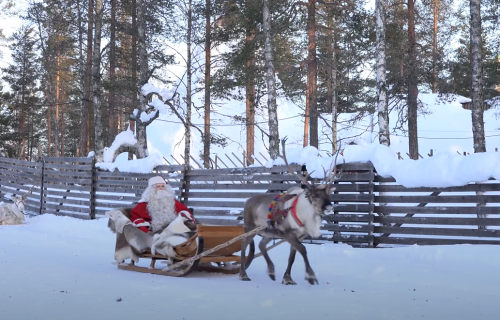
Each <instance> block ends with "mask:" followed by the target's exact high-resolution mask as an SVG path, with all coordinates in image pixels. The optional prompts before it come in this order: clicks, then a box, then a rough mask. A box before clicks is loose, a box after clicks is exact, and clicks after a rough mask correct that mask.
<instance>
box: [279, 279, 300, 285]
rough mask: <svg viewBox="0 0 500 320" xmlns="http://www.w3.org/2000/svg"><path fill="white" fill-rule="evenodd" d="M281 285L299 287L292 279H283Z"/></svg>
mask: <svg viewBox="0 0 500 320" xmlns="http://www.w3.org/2000/svg"><path fill="white" fill-rule="evenodd" d="M281 283H282V284H286V285H287V286H288V285H292V286H295V285H297V283H296V282H295V281H293V279H292V278H288V279H285V278H283V281H281Z"/></svg>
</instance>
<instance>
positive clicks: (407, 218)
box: [0, 157, 500, 247]
mask: <svg viewBox="0 0 500 320" xmlns="http://www.w3.org/2000/svg"><path fill="white" fill-rule="evenodd" d="M339 167H341V166H340V165H339ZM342 167H343V171H342V174H341V176H340V178H339V179H338V180H337V181H336V182H335V185H336V190H335V191H334V193H333V194H332V195H331V201H332V203H333V204H334V210H333V212H332V214H330V215H328V216H327V217H326V218H325V221H324V225H323V236H322V239H323V240H330V241H335V242H347V243H350V244H352V245H355V246H368V247H373V246H382V245H397V244H401V245H409V244H420V245H435V244H459V243H470V244H500V182H499V181H496V180H489V181H485V182H484V183H480V184H479V183H471V184H469V185H466V186H461V187H449V188H406V187H403V186H401V185H398V184H397V183H396V181H395V180H394V179H392V178H382V177H380V176H378V175H377V173H376V172H375V170H374V167H373V165H372V164H371V163H348V164H344V165H342ZM292 169H293V170H294V171H295V172H296V173H301V172H302V171H301V170H303V169H305V168H302V167H301V166H298V165H293V166H292ZM0 173H1V175H0V198H6V197H9V196H10V195H23V194H26V193H28V192H31V193H30V195H29V197H28V201H27V203H26V208H27V211H29V213H32V214H45V213H51V214H56V215H64V216H72V217H78V218H82V219H94V218H101V217H103V215H104V212H106V211H107V210H109V209H111V208H121V207H129V206H134V205H135V204H136V203H137V201H138V200H139V199H140V197H141V194H142V191H143V190H144V188H145V187H146V186H147V180H148V179H149V178H150V177H152V176H154V175H162V176H163V177H164V178H165V179H166V180H167V181H168V182H169V184H171V185H172V187H173V188H174V189H175V190H176V195H177V196H178V198H179V199H180V200H181V201H182V202H184V203H185V204H186V205H187V206H188V207H191V208H194V210H195V211H194V213H195V216H196V217H197V219H198V220H200V221H201V222H204V223H210V224H218V225H236V224H239V223H241V211H242V209H243V205H244V202H245V200H246V199H247V198H249V197H250V196H252V195H255V194H259V193H263V192H281V191H284V190H287V189H288V188H290V187H291V186H294V185H297V184H298V183H299V181H298V179H297V177H296V175H294V174H290V173H289V172H288V170H287V169H286V168H285V167H273V168H265V167H245V168H225V169H190V170H187V171H185V169H184V166H181V165H165V166H159V167H156V168H155V170H154V172H151V173H149V174H137V173H123V172H119V171H114V172H109V171H102V170H99V169H97V168H96V167H95V161H94V159H92V158H54V157H50V158H49V157H44V158H42V160H41V161H39V162H28V161H21V160H15V159H7V158H0ZM302 173H303V172H302ZM313 182H318V181H313ZM4 201H5V199H4Z"/></svg>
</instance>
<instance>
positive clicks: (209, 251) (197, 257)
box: [162, 225, 267, 273]
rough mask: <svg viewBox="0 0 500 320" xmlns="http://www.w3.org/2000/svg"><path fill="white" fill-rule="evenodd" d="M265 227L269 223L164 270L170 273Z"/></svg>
mask: <svg viewBox="0 0 500 320" xmlns="http://www.w3.org/2000/svg"><path fill="white" fill-rule="evenodd" d="M265 228H267V225H265V226H260V227H257V228H255V229H253V230H251V231H248V232H247V233H244V234H241V235H239V236H237V237H236V238H233V239H231V240H229V241H226V242H224V243H222V244H219V245H217V246H215V247H213V248H212V249H209V250H207V251H203V252H202V253H200V254H197V255H196V256H194V257H191V258H188V259H186V260H182V261H179V262H177V263H174V264H173V265H171V266H168V267H166V268H163V269H162V271H163V272H165V273H168V272H169V271H173V270H174V269H177V268H179V267H181V266H183V265H186V264H190V263H193V262H194V261H196V260H198V259H200V258H203V257H205V256H208V255H209V254H211V253H213V252H215V251H217V250H219V249H222V248H224V247H227V246H228V245H230V244H233V243H235V242H236V241H238V240H241V239H244V238H247V237H249V236H251V235H254V234H257V233H259V232H260V231H262V230H264V229H265Z"/></svg>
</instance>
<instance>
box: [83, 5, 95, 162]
mask: <svg viewBox="0 0 500 320" xmlns="http://www.w3.org/2000/svg"><path fill="white" fill-rule="evenodd" d="M87 19H88V22H87V49H86V53H87V56H86V64H85V76H84V78H83V80H82V82H83V83H84V86H83V99H82V102H81V104H80V111H81V115H80V116H81V118H82V122H81V126H80V155H81V156H87V154H88V152H89V144H90V141H89V140H90V139H89V133H90V121H89V112H90V99H91V91H90V89H91V84H92V80H91V79H92V42H93V31H92V30H93V28H94V1H93V0H89V7H88V12H87Z"/></svg>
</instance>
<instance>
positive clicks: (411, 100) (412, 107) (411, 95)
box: [407, 0, 418, 160]
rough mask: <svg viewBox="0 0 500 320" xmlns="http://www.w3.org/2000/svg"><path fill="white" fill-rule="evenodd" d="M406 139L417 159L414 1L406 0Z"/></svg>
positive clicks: (411, 155)
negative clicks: (407, 45)
mask: <svg viewBox="0 0 500 320" xmlns="http://www.w3.org/2000/svg"><path fill="white" fill-rule="evenodd" d="M408 44H409V48H408V102H407V105H408V140H409V151H410V158H411V159H413V160H417V159H418V128H417V110H418V109H417V108H418V88H417V85H418V69H417V66H416V64H417V44H416V38H415V2H414V0H408Z"/></svg>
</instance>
